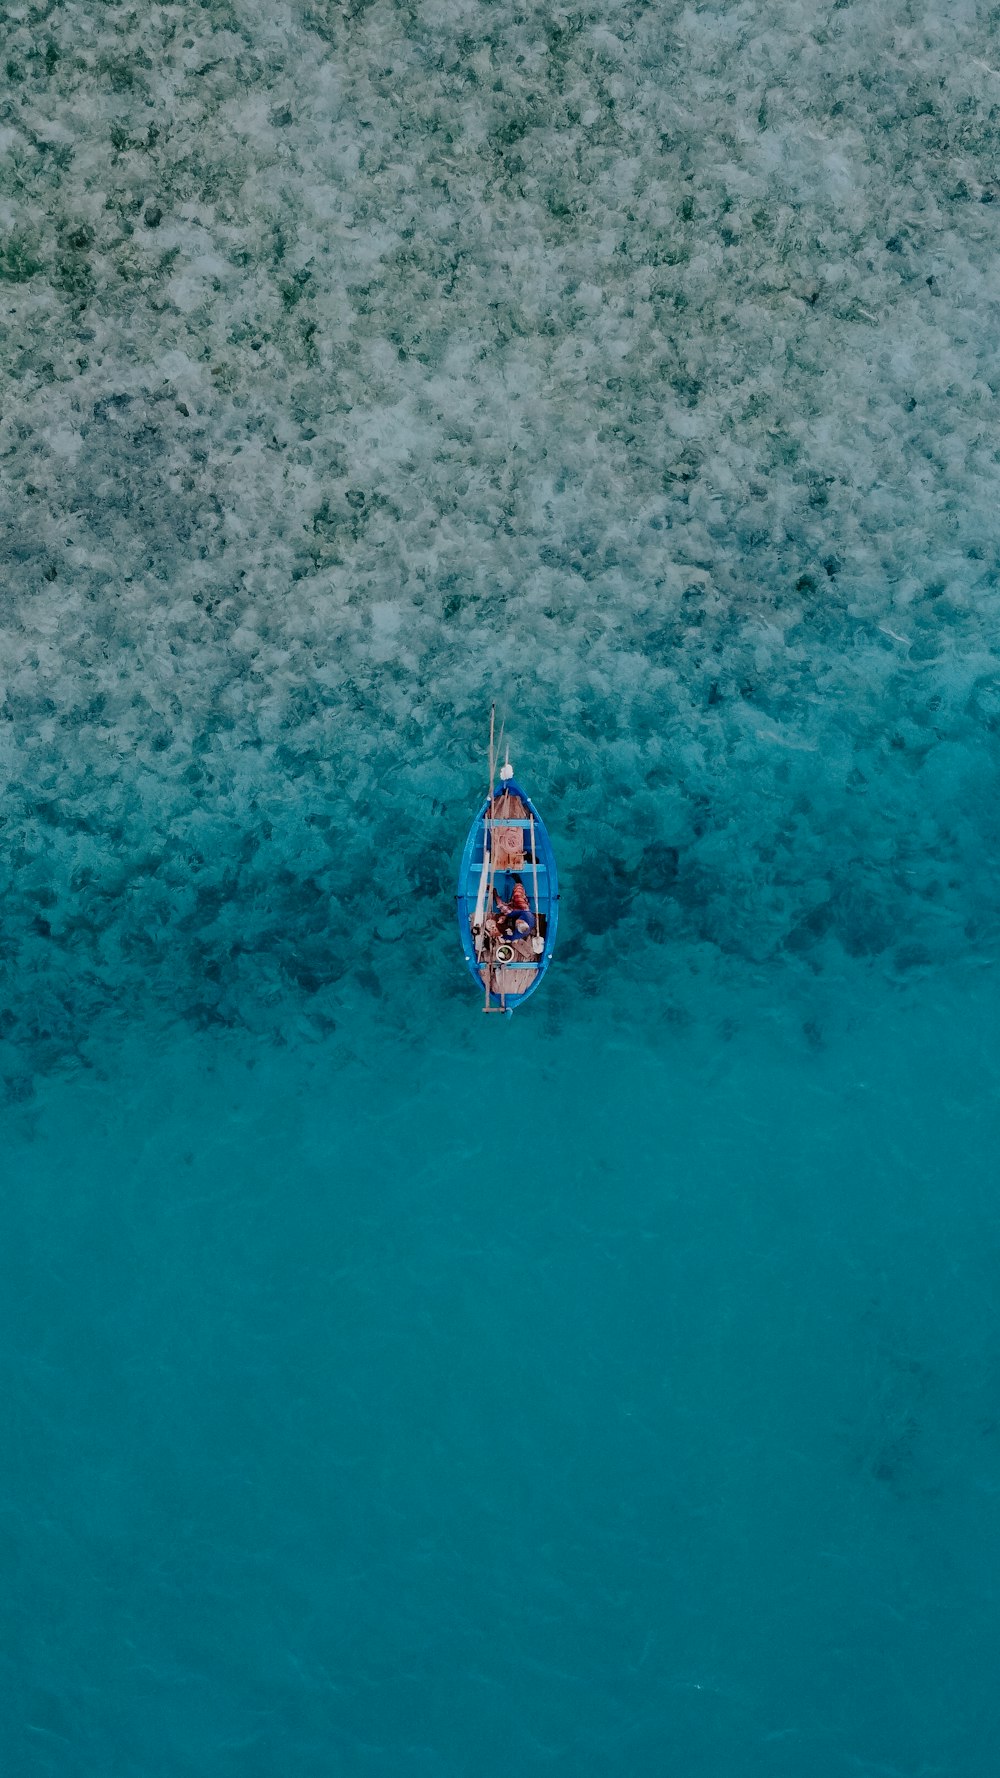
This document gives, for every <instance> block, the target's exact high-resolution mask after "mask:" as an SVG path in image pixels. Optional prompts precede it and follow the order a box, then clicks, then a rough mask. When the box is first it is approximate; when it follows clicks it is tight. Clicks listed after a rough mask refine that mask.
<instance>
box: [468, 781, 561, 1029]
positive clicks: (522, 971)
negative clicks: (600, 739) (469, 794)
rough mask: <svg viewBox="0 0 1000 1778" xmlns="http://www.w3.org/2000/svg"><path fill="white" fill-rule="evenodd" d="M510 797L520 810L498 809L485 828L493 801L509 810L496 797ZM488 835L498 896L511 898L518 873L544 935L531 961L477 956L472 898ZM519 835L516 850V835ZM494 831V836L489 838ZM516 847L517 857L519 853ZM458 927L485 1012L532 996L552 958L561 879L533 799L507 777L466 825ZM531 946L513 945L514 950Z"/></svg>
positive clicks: (511, 1007)
mask: <svg viewBox="0 0 1000 1778" xmlns="http://www.w3.org/2000/svg"><path fill="white" fill-rule="evenodd" d="M504 797H509V798H512V799H516V802H520V804H521V805H523V809H524V814H523V816H522V815H521V814H519V813H518V814H514V815H510V814H504V813H501V814H500V815H499V816H498V818H497V819H496V820H495V821H493V823H492V826H491V828H490V829H487V826H486V821H487V814H488V811H489V809H490V807H491V805H493V806H494V807H497V805H499V806H500V808H501V810H502V809H503V808H505V807H506V808H509V807H510V805H509V804H503V803H502V802H501V801H500V799H502V798H504ZM488 831H489V832H490V834H491V844H492V845H493V846H494V853H493V874H492V880H493V882H494V883H495V885H496V890H497V894H498V895H499V896H500V897H501V898H502V899H503V900H504V901H509V900H510V898H511V895H512V893H513V887H514V877H515V874H516V875H518V876H520V878H521V880H522V882H523V884H524V887H525V890H526V892H527V894H528V898H529V900H530V903H531V911H532V913H534V914H536V925H537V929H538V932H539V934H540V936H541V937H542V938H543V939H544V949H543V950H542V952H541V954H540V955H539V956H537V958H534V960H533V961H530V962H529V961H527V960H526V959H525V958H524V957H523V956H520V955H518V956H516V957H515V958H514V959H512V960H511V961H510V962H507V963H504V964H496V963H494V964H493V966H492V967H491V966H490V965H488V964H486V963H484V961H483V960H482V959H481V958H480V957H479V956H477V951H476V937H475V935H474V934H473V930H472V927H473V921H474V917H475V912H476V902H477V898H478V895H479V888H480V883H481V880H482V876H483V853H484V846H485V841H486V835H487V832H488ZM532 832H534V840H535V854H534V856H535V860H536V861H537V881H538V905H537V909H536V906H535V874H536V865H535V864H533V863H532V854H531V837H532ZM518 834H520V836H521V843H520V848H519V847H518V840H517V837H516V836H517V835H518ZM493 835H496V839H493V838H492V836H493ZM519 850H520V861H519V859H518V851H519ZM457 906H458V929H459V933H460V935H461V939H462V950H463V953H464V955H465V961H466V964H467V965H468V969H469V973H470V975H471V976H472V978H473V980H474V982H475V983H476V986H477V987H478V989H479V992H480V995H481V996H482V999H483V1007H484V1011H490V1012H501V1011H503V1012H513V1010H514V1008H515V1007H516V1006H522V1005H523V1004H524V1002H525V1001H526V1000H530V999H531V996H532V994H534V992H535V990H536V989H537V988H538V986H539V984H540V982H541V979H542V977H543V975H544V974H545V972H546V970H547V969H548V966H549V963H550V962H551V960H552V952H553V949H554V946H555V942H556V927H557V925H558V921H559V877H558V873H557V871H556V861H555V857H554V855H553V851H552V846H551V843H550V841H549V836H548V834H547V833H546V831H545V823H544V822H543V821H542V818H541V816H540V815H539V813H538V810H537V809H536V808H535V805H534V803H533V802H532V801H531V798H530V797H529V796H528V795H526V793H525V792H524V791H523V790H522V789H521V786H520V785H519V784H518V783H517V782H516V781H515V780H514V779H513V778H509V779H508V780H507V781H506V783H502V784H499V785H498V786H497V788H496V790H495V791H494V793H493V796H492V797H485V798H484V800H483V803H482V805H481V807H480V809H479V812H478V814H477V815H476V818H475V820H474V821H473V823H472V826H471V827H470V829H469V837H468V839H467V840H466V842H465V850H464V852H463V853H462V863H461V867H460V869H459V873H458V896H457ZM528 948H531V947H525V946H515V947H514V949H515V951H516V952H520V951H522V950H524V949H528ZM487 974H488V975H489V978H490V983H489V987H490V992H489V998H488V1000H487V994H486V988H487Z"/></svg>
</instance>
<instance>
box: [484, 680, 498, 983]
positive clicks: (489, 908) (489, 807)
mask: <svg viewBox="0 0 1000 1778" xmlns="http://www.w3.org/2000/svg"><path fill="white" fill-rule="evenodd" d="M496 714H497V707H496V705H495V704H491V705H490V787H489V792H488V794H487V797H486V814H485V815H484V817H483V864H484V866H485V863H486V856H487V848H488V849H489V861H490V862H489V875H488V878H487V885H488V886H487V891H486V900H485V902H484V904H483V949H484V950H485V952H486V968H485V969H484V970H483V979H484V981H485V983H486V999H485V1001H484V1003H483V1011H484V1012H489V1010H490V957H489V953H490V949H491V946H490V944H489V942H488V938H487V933H486V922H487V920H488V919H489V917H490V915H491V913H492V912H493V837H494V836H493V829H492V828H491V826H490V817H491V816H492V814H493V779H494V777H495V776H496V755H495V752H494V748H493V733H494V725H495V723H496ZM501 735H502V725H501Z"/></svg>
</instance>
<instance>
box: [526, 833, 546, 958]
mask: <svg viewBox="0 0 1000 1778" xmlns="http://www.w3.org/2000/svg"><path fill="white" fill-rule="evenodd" d="M528 820H529V821H530V823H531V872H532V876H533V877H534V879H535V943H534V944H533V945H532V947H531V948H532V950H533V951H534V953H535V956H536V957H540V956H541V954H542V951H543V950H544V949H545V946H544V942H543V943H542V944H541V945H539V943H538V940H539V939H540V938H541V936H542V926H541V919H540V914H539V907H538V853H537V852H536V850H535V817H534V815H533V814H532V812H531V810H530V809H529V810H528Z"/></svg>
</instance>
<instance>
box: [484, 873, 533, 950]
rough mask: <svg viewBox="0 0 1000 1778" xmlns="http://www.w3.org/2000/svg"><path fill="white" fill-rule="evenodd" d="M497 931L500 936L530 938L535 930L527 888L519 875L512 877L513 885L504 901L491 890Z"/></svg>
mask: <svg viewBox="0 0 1000 1778" xmlns="http://www.w3.org/2000/svg"><path fill="white" fill-rule="evenodd" d="M493 900H494V903H495V910H494V913H495V918H496V923H497V933H498V936H499V937H501V938H530V937H531V935H532V933H533V932H534V930H535V916H534V914H533V913H532V911H531V903H530V902H529V900H528V894H527V890H526V889H525V887H524V884H523V883H522V881H521V879H520V877H515V878H514V887H513V890H512V891H511V897H510V900H509V901H504V900H503V898H502V897H501V896H500V895H498V894H497V891H496V889H494V891H493Z"/></svg>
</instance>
